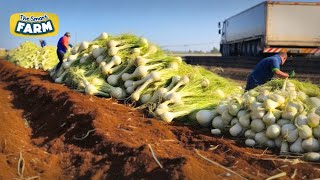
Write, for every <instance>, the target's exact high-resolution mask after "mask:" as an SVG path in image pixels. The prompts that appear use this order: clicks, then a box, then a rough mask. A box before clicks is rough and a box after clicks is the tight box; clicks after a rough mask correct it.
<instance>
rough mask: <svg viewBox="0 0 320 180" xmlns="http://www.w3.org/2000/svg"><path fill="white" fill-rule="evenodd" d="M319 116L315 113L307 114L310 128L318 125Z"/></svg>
mask: <svg viewBox="0 0 320 180" xmlns="http://www.w3.org/2000/svg"><path fill="white" fill-rule="evenodd" d="M319 121H320V116H319V115H317V114H315V113H310V114H308V117H307V123H308V125H309V126H310V127H312V128H314V127H316V126H318V125H319Z"/></svg>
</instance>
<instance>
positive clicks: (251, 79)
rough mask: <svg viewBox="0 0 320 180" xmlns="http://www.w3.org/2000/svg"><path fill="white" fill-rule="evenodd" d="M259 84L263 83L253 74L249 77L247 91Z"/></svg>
mask: <svg viewBox="0 0 320 180" xmlns="http://www.w3.org/2000/svg"><path fill="white" fill-rule="evenodd" d="M259 85H262V84H261V83H259V82H258V81H257V80H256V79H255V78H254V77H253V76H252V75H251V74H250V75H249V76H248V78H247V85H246V89H245V91H249V90H250V89H253V88H255V87H257V86H259Z"/></svg>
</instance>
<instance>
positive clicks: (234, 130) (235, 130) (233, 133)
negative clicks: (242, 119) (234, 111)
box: [229, 123, 243, 137]
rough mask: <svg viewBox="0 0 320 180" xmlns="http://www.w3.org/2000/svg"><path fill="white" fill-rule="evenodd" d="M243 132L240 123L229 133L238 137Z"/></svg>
mask: <svg viewBox="0 0 320 180" xmlns="http://www.w3.org/2000/svg"><path fill="white" fill-rule="evenodd" d="M242 130H243V127H242V126H241V125H240V123H237V124H235V125H233V126H232V127H231V128H230V129H229V133H230V134H231V136H233V137H236V136H239V135H240V134H241V132H242Z"/></svg>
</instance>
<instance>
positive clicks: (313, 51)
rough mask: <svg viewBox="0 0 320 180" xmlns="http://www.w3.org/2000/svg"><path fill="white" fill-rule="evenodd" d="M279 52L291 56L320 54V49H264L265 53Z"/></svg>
mask: <svg viewBox="0 0 320 180" xmlns="http://www.w3.org/2000/svg"><path fill="white" fill-rule="evenodd" d="M278 52H287V53H290V54H314V55H319V54H320V48H277V47H269V48H264V50H263V53H278Z"/></svg>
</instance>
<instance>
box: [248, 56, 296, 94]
mask: <svg viewBox="0 0 320 180" xmlns="http://www.w3.org/2000/svg"><path fill="white" fill-rule="evenodd" d="M287 57H288V56H287V53H286V52H280V53H278V54H276V55H274V56H271V57H267V58H264V59H263V60H261V61H260V62H259V63H258V64H257V65H256V67H255V68H254V69H253V71H252V72H251V74H249V76H248V79H247V85H246V89H245V90H246V91H248V90H250V89H253V88H255V87H257V86H260V85H263V84H264V83H266V82H268V81H270V80H271V79H272V77H273V76H274V75H275V76H277V77H279V78H283V79H284V78H287V77H290V78H292V77H294V76H295V72H294V71H292V72H291V73H290V74H287V73H285V72H282V71H281V70H280V66H281V65H283V64H284V63H285V62H286V60H287Z"/></svg>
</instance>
